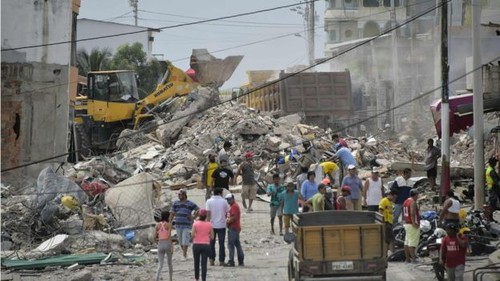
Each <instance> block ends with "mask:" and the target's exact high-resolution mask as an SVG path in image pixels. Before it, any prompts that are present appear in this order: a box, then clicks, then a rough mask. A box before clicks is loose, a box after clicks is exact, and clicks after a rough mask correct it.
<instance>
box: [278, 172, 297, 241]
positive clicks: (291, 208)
mask: <svg viewBox="0 0 500 281" xmlns="http://www.w3.org/2000/svg"><path fill="white" fill-rule="evenodd" d="M285 183H286V190H285V191H283V192H281V193H280V195H279V197H280V200H281V201H282V202H283V222H284V225H285V235H286V234H288V233H289V232H290V222H291V221H292V217H293V215H294V214H297V213H298V212H299V199H302V196H300V194H299V192H298V191H297V190H295V183H294V182H293V180H292V179H287V180H286V182H285Z"/></svg>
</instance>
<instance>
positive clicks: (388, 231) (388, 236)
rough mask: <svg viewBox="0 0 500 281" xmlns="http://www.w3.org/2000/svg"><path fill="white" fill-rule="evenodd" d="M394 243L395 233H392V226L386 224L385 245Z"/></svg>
mask: <svg viewBox="0 0 500 281" xmlns="http://www.w3.org/2000/svg"><path fill="white" fill-rule="evenodd" d="M392 241H394V233H393V232H392V224H390V223H387V222H386V223H385V243H387V244H389V243H391V242H392Z"/></svg>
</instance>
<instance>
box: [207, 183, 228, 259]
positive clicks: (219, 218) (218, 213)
mask: <svg viewBox="0 0 500 281" xmlns="http://www.w3.org/2000/svg"><path fill="white" fill-rule="evenodd" d="M205 208H206V209H207V211H208V214H207V220H210V222H211V223H212V228H213V230H214V239H212V240H210V248H211V249H212V251H211V255H210V256H209V258H210V265H215V237H216V236H217V237H218V238H219V265H221V266H224V260H225V258H226V253H225V251H226V249H225V247H224V241H225V240H226V216H227V212H229V204H228V203H227V201H226V199H224V198H222V188H216V189H215V190H214V195H212V197H211V198H210V199H208V200H207V202H206V207H205Z"/></svg>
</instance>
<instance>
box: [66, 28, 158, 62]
mask: <svg viewBox="0 0 500 281" xmlns="http://www.w3.org/2000/svg"><path fill="white" fill-rule="evenodd" d="M160 31H161V30H160V29H155V28H149V27H143V26H135V25H128V24H122V23H115V22H107V21H100V20H92V19H78V24H77V32H76V33H77V39H78V40H84V39H87V38H95V37H105V38H101V39H93V40H84V41H78V49H80V48H83V49H85V50H86V51H87V52H90V51H91V50H92V49H94V48H99V49H104V48H109V49H110V51H111V53H115V51H116V49H117V48H118V47H119V46H121V45H124V44H130V45H132V44H134V43H136V42H139V43H141V44H142V46H143V49H144V51H145V52H146V55H147V57H148V59H151V58H153V55H152V52H153V41H154V34H155V33H157V32H160ZM127 33H129V34H127ZM118 34H126V35H120V36H113V37H107V36H111V35H118Z"/></svg>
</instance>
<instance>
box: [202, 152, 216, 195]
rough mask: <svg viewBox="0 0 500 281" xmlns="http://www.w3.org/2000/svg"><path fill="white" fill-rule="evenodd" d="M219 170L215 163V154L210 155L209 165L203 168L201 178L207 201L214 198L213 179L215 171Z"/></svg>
mask: <svg viewBox="0 0 500 281" xmlns="http://www.w3.org/2000/svg"><path fill="white" fill-rule="evenodd" d="M217 168H219V164H218V163H217V162H216V161H215V154H213V153H210V154H208V163H207V164H206V165H205V167H204V168H203V175H202V177H201V182H202V183H203V187H204V188H205V191H206V192H205V201H206V200H208V199H209V198H210V196H212V188H213V177H212V175H213V174H214V171H215V170H217Z"/></svg>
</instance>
